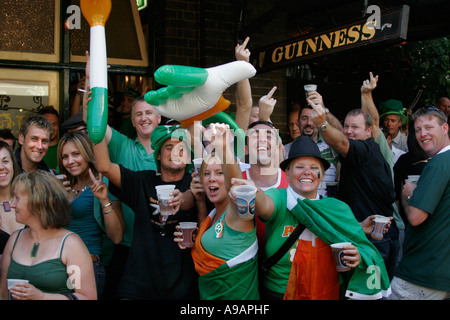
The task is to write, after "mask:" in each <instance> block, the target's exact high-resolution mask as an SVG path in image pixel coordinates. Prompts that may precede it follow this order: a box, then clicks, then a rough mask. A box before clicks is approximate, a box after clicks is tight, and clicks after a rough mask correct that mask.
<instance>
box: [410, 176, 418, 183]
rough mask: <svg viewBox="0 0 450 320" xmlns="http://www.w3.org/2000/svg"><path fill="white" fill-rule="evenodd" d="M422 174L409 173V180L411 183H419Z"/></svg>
mask: <svg viewBox="0 0 450 320" xmlns="http://www.w3.org/2000/svg"><path fill="white" fill-rule="evenodd" d="M419 178H420V175H409V176H408V180H409V181H411V183H414V184H417V181H419Z"/></svg>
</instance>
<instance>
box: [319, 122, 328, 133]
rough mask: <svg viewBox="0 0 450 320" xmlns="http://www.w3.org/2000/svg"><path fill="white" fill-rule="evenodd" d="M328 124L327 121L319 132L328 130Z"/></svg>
mask: <svg viewBox="0 0 450 320" xmlns="http://www.w3.org/2000/svg"><path fill="white" fill-rule="evenodd" d="M327 125H328V122H327V120H325V123H324V124H323V125H322V126H321V127H320V128H319V132H322V131H325V129H326V128H327Z"/></svg>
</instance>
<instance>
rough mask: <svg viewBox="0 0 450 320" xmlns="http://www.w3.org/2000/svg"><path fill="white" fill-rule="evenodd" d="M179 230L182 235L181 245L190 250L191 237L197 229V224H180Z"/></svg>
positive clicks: (191, 245)
mask: <svg viewBox="0 0 450 320" xmlns="http://www.w3.org/2000/svg"><path fill="white" fill-rule="evenodd" d="M180 228H181V232H182V233H183V242H181V245H182V246H183V247H185V248H192V247H193V246H194V239H193V237H192V236H193V235H194V232H195V230H196V228H197V222H180Z"/></svg>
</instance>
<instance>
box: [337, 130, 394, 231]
mask: <svg viewBox="0 0 450 320" xmlns="http://www.w3.org/2000/svg"><path fill="white" fill-rule="evenodd" d="M349 142H350V147H349V150H348V154H347V156H346V157H345V158H344V157H342V156H341V157H340V161H341V163H342V167H341V178H340V182H339V189H338V192H337V198H338V199H339V200H342V201H344V202H345V203H347V204H348V205H349V206H350V208H351V209H352V211H353V214H354V215H355V217H356V220H358V221H359V222H361V221H363V220H364V219H366V218H367V217H368V216H371V215H374V214H378V215H383V216H392V214H393V207H392V204H393V202H394V200H395V192H394V183H393V179H392V173H391V169H390V167H389V164H388V163H387V162H386V160H385V159H384V157H383V155H382V153H381V151H380V148H379V146H378V144H377V143H376V142H375V141H374V139H373V138H369V139H366V140H351V139H350V140H349ZM393 224H394V223H393ZM393 224H392V225H391V228H389V233H388V234H392V233H393V232H394V231H395V233H398V231H397V228H396V227H394V226H393ZM393 229H395V230H393Z"/></svg>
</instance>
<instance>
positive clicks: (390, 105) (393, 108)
mask: <svg viewBox="0 0 450 320" xmlns="http://www.w3.org/2000/svg"><path fill="white" fill-rule="evenodd" d="M380 111H381V113H382V114H381V116H380V117H381V118H382V117H384V116H385V115H388V114H396V115H398V116H399V117H400V120H401V121H402V124H405V123H406V121H407V117H406V115H405V110H404V108H403V104H402V102H401V101H400V100H395V99H389V100H386V101H383V102H381V103H380Z"/></svg>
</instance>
